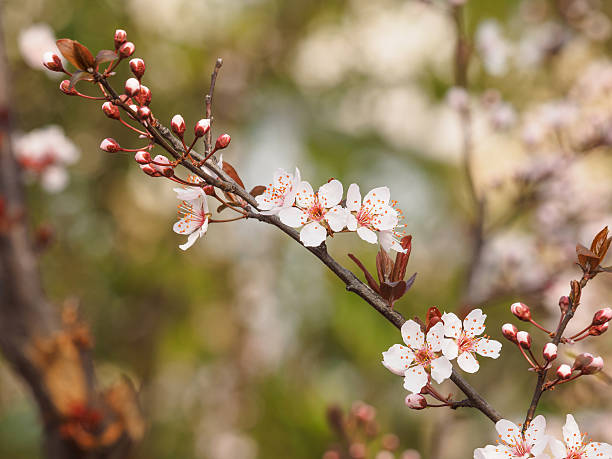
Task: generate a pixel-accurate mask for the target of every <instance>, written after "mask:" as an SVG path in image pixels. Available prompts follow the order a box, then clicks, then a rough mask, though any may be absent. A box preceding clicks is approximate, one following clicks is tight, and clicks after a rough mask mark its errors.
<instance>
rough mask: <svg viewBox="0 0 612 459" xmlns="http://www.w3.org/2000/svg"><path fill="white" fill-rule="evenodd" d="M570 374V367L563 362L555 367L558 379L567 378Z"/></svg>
mask: <svg viewBox="0 0 612 459" xmlns="http://www.w3.org/2000/svg"><path fill="white" fill-rule="evenodd" d="M571 375H572V369H571V367H570V366H569V365H567V364H565V363H564V364H563V365H559V368H557V376H558V377H559V379H568V378H569V377H570V376H571Z"/></svg>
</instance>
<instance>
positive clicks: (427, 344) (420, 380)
mask: <svg viewBox="0 0 612 459" xmlns="http://www.w3.org/2000/svg"><path fill="white" fill-rule="evenodd" d="M401 333H402V338H403V339H404V343H406V345H405V346H403V345H401V344H394V345H393V346H391V347H390V348H389V350H388V351H386V352H383V353H382V355H383V361H382V364H383V365H384V366H385V367H386V368H387V369H388V370H389V371H391V372H392V373H395V374H397V375H401V376H404V388H405V389H406V390H409V391H411V392H412V393H415V394H418V393H419V392H420V391H421V389H423V387H424V386H425V385H426V384H427V382H428V381H429V375H430V374H431V377H432V378H433V379H435V380H436V382H438V383H441V382H442V381H444V380H445V379H447V378H449V377H450V375H451V373H452V371H453V367H452V365H451V363H450V361H449V360H448V359H447V358H446V357H445V356H443V355H440V354H441V350H442V341H443V340H444V326H443V324H442V322H438V323H437V324H435V325H434V326H433V327H431V328H430V329H429V331H428V332H427V336H425V334H424V333H423V331H422V330H421V326H420V325H419V324H418V323H416V322H415V321H414V320H408V321H406V322H404V324H403V325H402V329H401Z"/></svg>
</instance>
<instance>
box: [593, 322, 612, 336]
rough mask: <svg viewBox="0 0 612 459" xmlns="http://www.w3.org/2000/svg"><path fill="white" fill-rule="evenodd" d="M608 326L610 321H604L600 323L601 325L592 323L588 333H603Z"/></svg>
mask: <svg viewBox="0 0 612 459" xmlns="http://www.w3.org/2000/svg"><path fill="white" fill-rule="evenodd" d="M609 326H610V322H606V323H605V324H601V325H594V326H592V327H591V328H590V329H589V335H591V336H599V335H603V334H604V333H605V332H607V331H608V327H609Z"/></svg>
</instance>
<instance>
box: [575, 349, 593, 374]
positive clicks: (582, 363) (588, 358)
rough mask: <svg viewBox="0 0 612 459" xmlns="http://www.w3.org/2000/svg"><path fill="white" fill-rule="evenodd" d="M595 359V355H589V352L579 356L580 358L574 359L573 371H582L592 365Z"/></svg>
mask: <svg viewBox="0 0 612 459" xmlns="http://www.w3.org/2000/svg"><path fill="white" fill-rule="evenodd" d="M594 358H595V357H594V356H593V354H589V353H588V352H585V353H582V354H578V356H577V357H576V358H575V359H574V364H573V365H572V370H582V369H583V368H584V367H586V366H587V365H590V364H591V362H593V359H594Z"/></svg>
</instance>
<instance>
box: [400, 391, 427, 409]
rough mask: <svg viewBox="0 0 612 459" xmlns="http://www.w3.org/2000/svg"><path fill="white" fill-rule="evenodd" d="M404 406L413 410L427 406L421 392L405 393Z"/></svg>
mask: <svg viewBox="0 0 612 459" xmlns="http://www.w3.org/2000/svg"><path fill="white" fill-rule="evenodd" d="M405 402H406V406H407V407H408V408H411V409H413V410H422V409H424V408H427V399H426V398H425V397H423V396H422V395H421V394H408V395H406V400H405Z"/></svg>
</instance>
